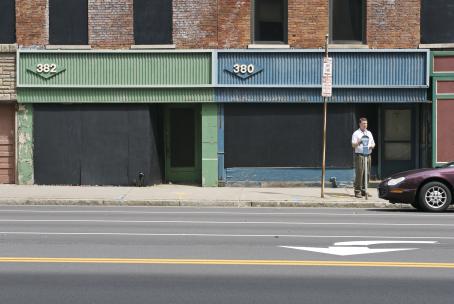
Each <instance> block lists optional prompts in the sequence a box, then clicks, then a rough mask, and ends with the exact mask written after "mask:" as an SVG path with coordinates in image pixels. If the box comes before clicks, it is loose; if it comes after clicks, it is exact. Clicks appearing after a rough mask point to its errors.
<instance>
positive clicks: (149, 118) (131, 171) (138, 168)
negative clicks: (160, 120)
mask: <svg viewBox="0 0 454 304" xmlns="http://www.w3.org/2000/svg"><path fill="white" fill-rule="evenodd" d="M150 110H151V111H153V112H155V111H156V108H155V107H152V108H151V109H150ZM128 112H129V113H128V121H129V130H128V136H129V143H128V144H129V147H128V150H129V155H128V158H129V166H128V175H129V181H128V182H129V184H131V185H138V184H141V182H140V178H139V173H140V172H141V173H143V174H144V177H143V185H152V184H159V183H161V182H162V172H161V166H160V156H159V153H158V147H157V144H156V143H157V142H156V138H155V130H154V129H155V128H156V127H157V124H156V122H155V121H154V119H155V117H156V115H155V114H154V113H153V114H152V113H149V107H148V106H147V105H136V106H132V107H131V108H130V109H129V111H128Z"/></svg>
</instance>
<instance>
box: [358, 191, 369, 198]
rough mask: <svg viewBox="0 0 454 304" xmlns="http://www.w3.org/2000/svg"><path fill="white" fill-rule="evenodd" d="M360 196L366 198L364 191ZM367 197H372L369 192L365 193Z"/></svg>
mask: <svg viewBox="0 0 454 304" xmlns="http://www.w3.org/2000/svg"><path fill="white" fill-rule="evenodd" d="M361 195H362V196H366V191H361ZM367 196H368V197H372V195H370V193H369V192H367Z"/></svg>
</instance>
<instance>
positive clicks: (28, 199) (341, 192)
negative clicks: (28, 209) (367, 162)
mask: <svg viewBox="0 0 454 304" xmlns="http://www.w3.org/2000/svg"><path fill="white" fill-rule="evenodd" d="M369 192H370V193H371V194H372V195H373V196H372V197H370V198H369V200H365V199H364V198H363V199H359V198H355V197H354V196H353V189H351V188H326V189H325V198H324V199H322V198H320V188H319V187H302V188H240V187H220V188H201V187H196V186H182V185H158V186H152V187H106V186H102V187H97V186H36V185H33V186H19V185H0V204H2V205H111V206H204V207H207V206H213V207H361V208H376V207H379V208H383V207H391V208H392V207H394V205H392V204H389V203H387V202H386V201H384V200H381V199H379V198H378V197H377V191H376V189H370V190H369ZM404 206H405V205H404ZM397 207H401V205H398V206H397Z"/></svg>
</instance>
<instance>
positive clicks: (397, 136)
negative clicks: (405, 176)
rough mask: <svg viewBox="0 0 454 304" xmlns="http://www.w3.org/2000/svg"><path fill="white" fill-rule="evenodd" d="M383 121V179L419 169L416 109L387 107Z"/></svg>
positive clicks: (384, 109)
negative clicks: (401, 172)
mask: <svg viewBox="0 0 454 304" xmlns="http://www.w3.org/2000/svg"><path fill="white" fill-rule="evenodd" d="M381 120H382V130H383V136H382V138H381V139H382V140H381V145H382V147H383V148H382V161H381V167H382V170H381V171H382V177H383V178H386V177H388V176H390V175H392V174H394V173H397V172H400V171H405V170H411V169H415V168H417V161H416V158H417V150H418V149H417V147H418V146H417V144H416V134H417V130H416V129H417V124H416V123H415V122H416V107H415V106H407V105H401V106H391V105H385V106H383V107H382V109H381Z"/></svg>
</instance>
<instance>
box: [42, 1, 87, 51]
mask: <svg viewBox="0 0 454 304" xmlns="http://www.w3.org/2000/svg"><path fill="white" fill-rule="evenodd" d="M49 44H54V45H87V44H88V0H49Z"/></svg>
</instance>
